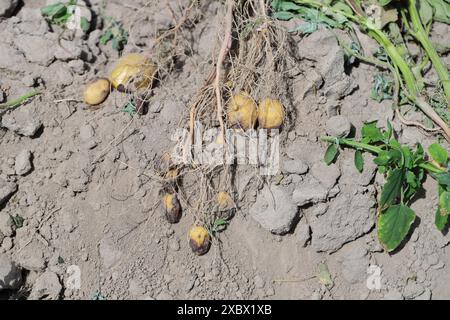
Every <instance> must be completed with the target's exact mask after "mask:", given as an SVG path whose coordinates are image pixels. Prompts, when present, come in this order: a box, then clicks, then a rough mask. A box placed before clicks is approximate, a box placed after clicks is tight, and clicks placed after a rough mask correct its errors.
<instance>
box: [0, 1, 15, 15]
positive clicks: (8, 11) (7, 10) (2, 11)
mask: <svg viewBox="0 0 450 320" xmlns="http://www.w3.org/2000/svg"><path fill="white" fill-rule="evenodd" d="M18 5H19V0H2V1H0V17H10V16H11V15H12V14H13V13H14V11H15V10H16V9H17V6H18Z"/></svg>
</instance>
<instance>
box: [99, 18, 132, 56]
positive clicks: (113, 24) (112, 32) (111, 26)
mask: <svg viewBox="0 0 450 320" xmlns="http://www.w3.org/2000/svg"><path fill="white" fill-rule="evenodd" d="M104 20H105V23H106V26H105V30H104V32H103V34H102V36H101V37H100V43H101V44H102V45H106V44H107V43H108V42H110V41H111V45H112V47H113V49H114V50H117V51H122V50H123V48H124V47H125V45H126V44H127V42H128V32H127V31H126V30H125V29H124V28H123V26H122V24H121V23H119V22H117V21H116V20H114V18H112V17H105V18H104Z"/></svg>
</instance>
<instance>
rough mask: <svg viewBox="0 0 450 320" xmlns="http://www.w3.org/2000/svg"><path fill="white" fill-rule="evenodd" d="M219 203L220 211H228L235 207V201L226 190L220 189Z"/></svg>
mask: <svg viewBox="0 0 450 320" xmlns="http://www.w3.org/2000/svg"><path fill="white" fill-rule="evenodd" d="M217 203H218V205H219V210H220V211H226V210H230V209H233V208H234V201H233V199H232V198H231V196H230V195H229V194H228V193H227V192H226V191H220V192H219V193H218V195H217Z"/></svg>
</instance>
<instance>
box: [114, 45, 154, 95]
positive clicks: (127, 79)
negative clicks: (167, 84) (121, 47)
mask: <svg viewBox="0 0 450 320" xmlns="http://www.w3.org/2000/svg"><path fill="white" fill-rule="evenodd" d="M156 71H157V67H156V64H154V63H153V62H152V61H151V60H150V59H149V58H147V57H146V56H144V55H142V54H140V53H130V54H127V55H126V56H123V57H122V58H121V59H120V60H119V61H118V62H117V64H116V66H115V67H114V69H113V71H112V72H111V75H110V77H109V80H110V81H111V84H112V86H113V87H114V88H115V89H117V90H119V91H121V92H126V91H131V92H133V91H137V92H141V91H144V90H146V89H150V88H151V87H152V84H153V81H154V79H155V76H156Z"/></svg>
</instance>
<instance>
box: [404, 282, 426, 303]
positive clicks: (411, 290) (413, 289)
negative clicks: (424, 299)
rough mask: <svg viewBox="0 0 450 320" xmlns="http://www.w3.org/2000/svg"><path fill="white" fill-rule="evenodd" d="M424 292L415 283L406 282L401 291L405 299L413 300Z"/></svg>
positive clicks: (422, 288) (423, 289)
mask: <svg viewBox="0 0 450 320" xmlns="http://www.w3.org/2000/svg"><path fill="white" fill-rule="evenodd" d="M424 292H425V288H424V287H422V286H421V285H420V284H417V283H416V282H408V284H407V285H406V287H405V288H404V289H403V295H404V296H405V298H406V299H414V298H416V297H418V296H420V295H421V294H422V293H424Z"/></svg>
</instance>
